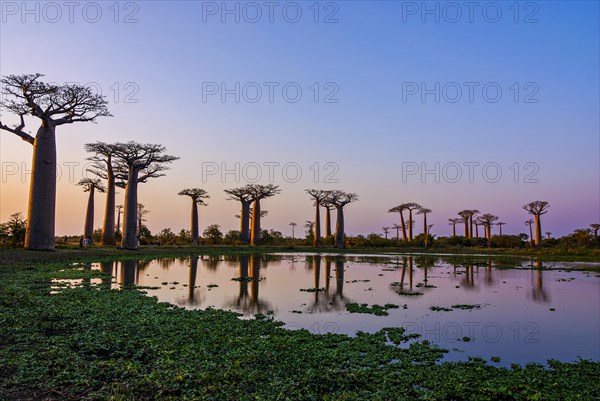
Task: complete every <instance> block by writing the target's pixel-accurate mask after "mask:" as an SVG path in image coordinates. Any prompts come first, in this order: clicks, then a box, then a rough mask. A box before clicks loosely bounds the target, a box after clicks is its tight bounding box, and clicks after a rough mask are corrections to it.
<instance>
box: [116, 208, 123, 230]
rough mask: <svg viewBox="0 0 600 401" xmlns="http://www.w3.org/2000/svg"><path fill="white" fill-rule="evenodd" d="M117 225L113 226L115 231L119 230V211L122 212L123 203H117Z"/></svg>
mask: <svg viewBox="0 0 600 401" xmlns="http://www.w3.org/2000/svg"><path fill="white" fill-rule="evenodd" d="M116 209H117V210H116V212H117V225H116V226H115V231H118V232H121V213H122V212H123V205H117V207H116Z"/></svg>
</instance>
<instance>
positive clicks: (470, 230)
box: [469, 215, 473, 238]
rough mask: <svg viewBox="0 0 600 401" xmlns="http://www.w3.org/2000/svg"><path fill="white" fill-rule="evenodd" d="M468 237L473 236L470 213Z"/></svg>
mask: <svg viewBox="0 0 600 401" xmlns="http://www.w3.org/2000/svg"><path fill="white" fill-rule="evenodd" d="M469 224H470V227H469V238H473V215H471V217H469Z"/></svg>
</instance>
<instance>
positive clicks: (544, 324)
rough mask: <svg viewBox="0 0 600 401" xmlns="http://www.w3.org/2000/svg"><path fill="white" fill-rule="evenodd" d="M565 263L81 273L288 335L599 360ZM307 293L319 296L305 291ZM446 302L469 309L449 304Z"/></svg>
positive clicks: (221, 264)
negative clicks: (268, 319) (398, 332)
mask: <svg viewBox="0 0 600 401" xmlns="http://www.w3.org/2000/svg"><path fill="white" fill-rule="evenodd" d="M587 265H592V266H595V267H596V268H597V267H598V266H600V264H587ZM574 267H575V268H580V267H582V266H581V265H580V264H576V263H562V262H561V263H546V262H544V263H540V262H537V261H530V262H520V261H519V262H514V261H509V262H507V261H506V259H503V260H501V259H499V258H491V257H469V258H465V257H457V256H442V255H437V256H436V255H422V256H414V255H413V256H402V255H400V256H397V255H394V256H388V255H381V256H373V255H344V256H340V255H327V254H319V255H316V254H263V255H233V256H231V255H227V256H225V255H211V256H193V257H187V258H163V259H157V260H152V261H124V262H109V263H95V264H92V265H88V266H87V268H93V269H100V270H102V271H104V272H105V273H107V274H109V275H111V276H112V279H107V280H99V279H97V280H93V281H92V283H93V284H98V285H100V286H102V285H104V286H106V287H108V286H110V287H111V288H115V289H118V288H121V286H122V285H137V286H147V287H159V288H153V289H145V291H147V293H148V295H150V296H156V297H157V298H158V299H159V300H160V301H164V302H170V303H173V304H176V305H179V306H183V307H185V308H190V309H204V308H208V307H213V308H219V309H226V310H231V311H236V312H239V313H242V314H243V315H244V316H245V317H248V318H251V317H253V316H254V315H255V314H257V313H263V314H265V315H268V316H272V317H274V318H275V319H276V320H280V321H283V322H285V323H286V326H285V327H287V328H289V329H298V328H305V329H308V330H310V331H311V332H313V333H321V334H322V333H345V334H350V335H353V334H355V333H356V332H357V331H365V332H374V331H377V330H379V329H381V328H383V327H390V326H392V327H404V328H405V329H406V330H407V332H408V333H419V334H421V339H427V340H430V341H432V342H434V343H436V344H439V345H440V346H442V347H444V348H447V349H449V350H451V352H450V353H449V354H447V356H446V359H447V360H465V359H466V358H467V357H468V356H479V357H483V358H485V359H488V360H489V359H490V358H491V357H493V356H499V357H500V358H501V363H500V364H502V365H508V364H510V363H521V364H522V363H527V362H539V363H545V362H546V360H547V359H550V358H553V359H558V360H561V361H575V360H576V359H577V358H578V357H581V358H585V359H594V360H600V274H599V273H598V272H588V271H574V270H569V269H572V268H574ZM57 281H58V280H57ZM311 289H319V291H312V292H311V291H306V290H311ZM349 303H361V304H368V305H369V306H371V305H373V304H379V305H384V304H395V305H398V306H399V307H398V308H397V309H389V310H388V313H389V315H388V316H375V315H371V314H358V313H349V312H347V310H346V305H347V304H349ZM458 304H463V305H477V306H478V307H475V308H474V309H459V308H456V307H455V308H452V306H454V305H458ZM431 307H443V308H446V309H450V311H447V310H442V311H433V310H431ZM465 337H467V338H465ZM465 340H466V341H465Z"/></svg>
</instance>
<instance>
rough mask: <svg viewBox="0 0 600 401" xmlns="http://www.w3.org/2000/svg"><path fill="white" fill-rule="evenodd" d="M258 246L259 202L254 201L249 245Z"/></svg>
mask: <svg viewBox="0 0 600 401" xmlns="http://www.w3.org/2000/svg"><path fill="white" fill-rule="evenodd" d="M259 244H260V200H258V199H255V200H254V204H253V205H252V232H251V235H250V245H252V246H256V245H259Z"/></svg>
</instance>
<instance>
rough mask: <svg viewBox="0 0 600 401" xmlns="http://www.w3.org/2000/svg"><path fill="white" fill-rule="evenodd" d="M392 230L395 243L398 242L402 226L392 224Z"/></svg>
mask: <svg viewBox="0 0 600 401" xmlns="http://www.w3.org/2000/svg"><path fill="white" fill-rule="evenodd" d="M392 228H393V229H394V230H396V241H399V240H400V229H401V228H402V226H400V224H394V225H393V226H392Z"/></svg>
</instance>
